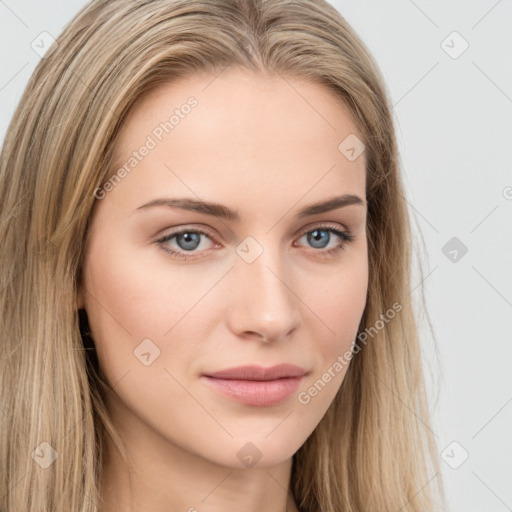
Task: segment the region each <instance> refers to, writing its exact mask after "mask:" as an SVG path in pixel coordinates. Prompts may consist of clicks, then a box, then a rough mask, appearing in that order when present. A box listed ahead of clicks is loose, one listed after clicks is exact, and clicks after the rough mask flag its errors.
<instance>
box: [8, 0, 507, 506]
mask: <svg viewBox="0 0 512 512" xmlns="http://www.w3.org/2000/svg"><path fill="white" fill-rule="evenodd" d="M84 3H85V2H83V1H81V0H67V1H66V2H63V1H61V2H58V1H49V0H46V1H41V0H38V1H36V0H30V1H29V0H0V63H1V70H0V71H1V72H0V139H1V140H3V138H4V135H5V132H6V130H7V127H8V124H9V122H10V119H11V116H12V114H13V112H14V108H15V106H16V104H17V102H18V101H19V99H20V97H21V94H22V92H23V89H24V87H25V85H26V83H27V81H28V79H29V77H30V74H31V72H32V71H33V69H34V67H35V66H36V64H37V62H38V60H39V58H40V57H39V55H38V54H37V53H36V51H34V50H33V48H32V46H33V41H37V40H38V39H37V38H38V37H40V34H41V33H42V32H47V33H49V34H51V35H52V36H54V37H56V36H57V35H58V34H59V33H60V31H61V30H62V28H63V27H64V25H65V24H66V23H67V22H68V21H69V20H70V19H71V17H72V16H73V15H74V14H75V13H76V12H77V11H78V10H79V8H80V7H81V6H82V5H84ZM331 3H332V4H333V5H334V6H335V7H336V8H337V9H338V10H339V11H340V12H341V14H342V15H343V16H344V17H345V18H346V19H347V21H348V22H349V23H350V24H351V25H352V26H353V27H354V29H355V30H356V31H357V32H358V34H359V35H360V36H361V37H362V39H363V41H364V42H365V43H366V44H367V45H368V47H369V48H370V51H371V52H372V53H373V55H374V56H375V58H376V60H377V63H378V65H379V67H380V69H381V71H382V73H383V75H384V78H385V81H386V84H387V87H388V90H389V94H390V97H391V98H392V101H393V105H394V108H393V112H394V118H395V123H396V129H397V136H398V140H399V149H400V154H401V163H402V169H403V176H404V181H405V186H406V189H407V201H408V205H409V210H410V213H411V216H412V220H413V230H414V235H415V240H416V241H417V249H416V253H415V254H416V256H417V257H421V265H422V267H421V268H422V271H423V277H421V275H420V274H419V273H417V272H416V274H415V275H416V277H415V279H416V281H415V284H414V286H413V291H412V294H413V296H414V298H415V299H419V297H420V295H421V293H422V290H423V292H424V294H425V297H426V300H427V310H428V311H429V314H430V319H431V321H432V324H433V327H434V336H432V335H431V332H430V330H429V328H428V325H427V323H426V321H425V320H424V319H423V320H421V319H422V318H423V316H422V315H420V317H421V318H420V334H421V336H422V340H423V351H424V360H425V368H426V371H427V377H428V378H431V381H430V383H429V395H430V399H431V406H432V409H433V428H432V429H433V431H434V434H435V436H436V439H437V441H438V444H439V457H440V459H441V466H442V471H443V473H442V476H443V478H444V480H445V482H446V488H447V493H448V496H449V499H450V510H452V511H453V512H477V511H478V512H484V511H485V512H505V511H507V510H509V511H512V485H511V483H512V435H511V434H512V371H511V360H512V348H511V342H512V336H511V334H512V329H511V327H510V320H511V318H512V272H511V271H510V266H511V265H510V264H511V262H512V172H511V169H512V153H511V151H510V149H511V146H512V1H511V0H500V1H496V0H489V1H487V0H485V1H484V0H482V1H461V0H459V1H451V2H446V1H441V0H435V1H428V2H427V1H426V0H422V1H420V0H417V1H412V0H393V1H387V2H383V1H378V0H372V1H355V0H336V1H334V0H333V1H332V2H331ZM422 240H423V242H422ZM397 400H400V397H398V396H397ZM403 406H404V407H406V408H408V405H407V404H406V403H405V402H403ZM411 414H412V413H411ZM432 478H436V476H435V475H432ZM429 483H430V480H429V481H427V482H425V485H429ZM418 491H419V489H418Z"/></svg>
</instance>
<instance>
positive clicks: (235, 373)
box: [201, 364, 307, 407]
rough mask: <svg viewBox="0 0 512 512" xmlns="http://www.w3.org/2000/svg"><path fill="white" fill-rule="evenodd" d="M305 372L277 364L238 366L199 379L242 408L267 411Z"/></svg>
mask: <svg viewBox="0 0 512 512" xmlns="http://www.w3.org/2000/svg"><path fill="white" fill-rule="evenodd" d="M306 374H307V372H306V370H304V369H303V368H300V367H298V366H295V365H289V364H280V365H277V366H273V367H270V368H263V367H262V366H240V367H237V368H229V369H227V370H221V371H218V372H213V373H209V374H205V375H202V376H201V379H202V380H203V381H204V382H205V383H206V384H208V385H209V386H210V387H211V388H212V389H214V390H216V391H218V392H220V393H221V394H223V395H224V396H227V397H230V398H232V399H234V400H236V401H237V402H239V403H242V404H244V405H252V406H259V407H270V406H273V405H278V404H280V403H282V402H284V401H285V400H286V399H287V398H289V397H290V396H291V395H292V394H293V393H294V392H295V391H296V390H297V388H298V387H299V385H300V383H301V381H302V379H303V377H304V376H305V375H306Z"/></svg>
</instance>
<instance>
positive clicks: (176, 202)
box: [135, 194, 366, 222]
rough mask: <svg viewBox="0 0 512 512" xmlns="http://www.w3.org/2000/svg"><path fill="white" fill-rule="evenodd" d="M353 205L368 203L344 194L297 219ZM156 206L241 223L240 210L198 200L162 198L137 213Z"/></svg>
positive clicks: (319, 204)
mask: <svg viewBox="0 0 512 512" xmlns="http://www.w3.org/2000/svg"><path fill="white" fill-rule="evenodd" d="M352 204H357V205H363V206H364V205H366V201H364V200H363V199H361V198H360V197H359V196H356V195H353V194H344V195H342V196H336V197H332V198H330V199H327V200H325V201H320V202H318V203H314V204H311V205H309V206H306V207H305V208H303V209H302V210H300V211H299V212H298V213H297V217H298V218H299V219H302V218H304V217H309V216H311V215H318V214H319V213H325V212H329V211H331V210H336V209H338V208H343V207H345V206H349V205H352ZM155 206H165V207H169V208H181V209H183V210H189V211H193V212H198V213H204V214H206V215H212V216H214V217H219V218H221V219H225V220H229V221H234V222H239V221H240V214H239V212H238V210H232V209H231V208H228V207H227V206H225V205H223V204H219V203H214V202H209V201H201V200H197V199H191V198H187V197H183V198H169V197H161V198H158V199H153V200H152V201H149V202H148V203H146V204H143V205H142V206H139V207H138V208H137V209H136V210H135V211H136V212H137V211H139V210H146V209H148V208H152V207H155Z"/></svg>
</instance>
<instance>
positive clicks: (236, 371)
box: [205, 364, 306, 380]
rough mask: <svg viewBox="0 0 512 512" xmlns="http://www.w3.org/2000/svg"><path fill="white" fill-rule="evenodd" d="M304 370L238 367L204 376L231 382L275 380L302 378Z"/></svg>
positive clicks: (279, 367)
mask: <svg viewBox="0 0 512 512" xmlns="http://www.w3.org/2000/svg"><path fill="white" fill-rule="evenodd" d="M305 374H306V370H304V369H303V368H300V367H299V366H295V365H293V364H278V365H276V366H272V367H270V368H264V367H263V366H256V365H250V366H238V367H236V368H228V369H227V370H220V371H218V372H214V373H208V374H205V375H206V376H207V377H213V378H217V379H232V380H276V379H283V378H287V377H303V376H304V375H305Z"/></svg>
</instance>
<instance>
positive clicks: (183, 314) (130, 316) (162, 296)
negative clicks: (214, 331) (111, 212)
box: [84, 241, 209, 379]
mask: <svg viewBox="0 0 512 512" xmlns="http://www.w3.org/2000/svg"><path fill="white" fill-rule="evenodd" d="M106 246H108V250H103V249H102V247H101V246H100V245H96V246H94V245H93V246H91V248H90V253H89V254H90V258H88V259H87V260H86V262H85V271H84V276H85V287H86V290H87V292H88V293H86V294H85V307H86V310H87V315H88V318H89V324H90V327H91V332H92V335H93V339H94V340H95V343H96V348H97V351H98V357H99V359H100V364H101V365H102V367H103V368H104V371H105V373H106V374H107V375H108V376H110V378H111V379H115V378H116V376H118V375H122V374H124V373H125V372H126V371H128V369H131V368H134V367H138V366H140V361H138V360H137V359H136V357H137V351H138V350H139V346H141V343H143V342H144V343H146V345H142V347H144V346H145V347H146V349H148V348H149V351H150V352H151V350H153V351H154V352H155V355H156V354H157V353H158V351H160V354H159V355H158V357H159V359H155V363H157V362H158V364H159V365H160V364H164V360H165V358H166V355H167V352H168V351H166V350H165V348H166V346H168V345H169V341H170V340H172V339H179V338H180V336H181V335H182V334H183V335H184V334H185V333H183V332H182V329H183V328H184V326H188V327H190V325H189V324H190V322H189V321H188V317H187V312H188V310H190V309H191V308H192V307H193V306H194V304H197V302H198V301H199V300H200V298H201V296H202V295H204V294H205V293H206V291H207V287H208V286H207V285H209V283H204V282H202V283H201V282H197V281H198V279H197V278H195V277H194V275H193V274H191V273H190V272H184V271H183V268H182V267H180V266H176V268H175V269H170V268H167V269H166V271H165V272H162V267H161V264H160V266H157V265H156V264H155V251H151V250H148V251H139V253H138V256H137V257H134V254H137V253H136V252H135V251H134V250H133V248H129V247H125V248H124V249H123V246H122V245H121V244H119V243H116V242H115V241H110V242H109V243H108V244H105V245H104V247H106ZM157 258H158V256H157ZM200 327H201V324H200V323H199V324H196V328H198V329H199V328H200ZM189 336H190V337H191V338H193V337H194V335H193V333H189ZM148 339H149V340H151V342H152V343H153V344H154V345H155V347H157V348H154V347H153V348H151V347H152V344H151V343H148V342H147V341H144V340H148ZM180 346H181V348H183V344H180ZM134 351H135V353H134ZM145 351H146V352H147V350H145ZM152 357H153V355H152ZM180 357H182V358H183V357H186V356H185V355H184V354H183V353H182V351H180Z"/></svg>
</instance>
